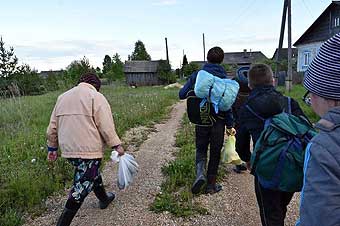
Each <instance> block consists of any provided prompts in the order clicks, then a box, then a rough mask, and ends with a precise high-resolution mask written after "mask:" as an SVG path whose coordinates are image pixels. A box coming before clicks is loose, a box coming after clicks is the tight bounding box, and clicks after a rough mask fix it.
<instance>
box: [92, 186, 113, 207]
mask: <svg viewBox="0 0 340 226" xmlns="http://www.w3.org/2000/svg"><path fill="white" fill-rule="evenodd" d="M93 191H94V194H95V195H96V197H97V198H98V199H99V208H100V209H106V208H107V207H108V205H109V204H110V203H111V202H112V201H113V200H114V199H115V198H116V195H115V194H114V193H112V192H108V193H106V192H105V189H104V187H103V186H97V187H94V189H93Z"/></svg>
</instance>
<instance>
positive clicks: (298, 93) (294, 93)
mask: <svg viewBox="0 0 340 226" xmlns="http://www.w3.org/2000/svg"><path fill="white" fill-rule="evenodd" d="M278 91H280V92H281V93H282V94H284V95H286V96H290V97H292V98H294V100H296V101H297V102H298V103H299V105H300V107H301V109H302V110H303V112H304V113H305V114H306V116H307V117H308V119H309V120H310V121H311V122H313V123H314V122H317V121H319V119H320V117H319V116H317V115H316V114H315V113H314V112H313V110H312V107H311V106H307V105H306V104H305V103H304V102H303V101H302V97H303V95H304V94H305V93H306V89H305V88H304V87H303V86H302V85H294V87H293V89H292V90H291V91H290V92H287V91H286V90H285V88H284V87H279V88H278Z"/></svg>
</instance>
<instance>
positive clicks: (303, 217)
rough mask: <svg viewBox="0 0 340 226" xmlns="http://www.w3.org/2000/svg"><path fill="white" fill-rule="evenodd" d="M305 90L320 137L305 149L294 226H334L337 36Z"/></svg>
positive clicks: (339, 196)
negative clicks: (297, 209) (297, 217)
mask: <svg viewBox="0 0 340 226" xmlns="http://www.w3.org/2000/svg"><path fill="white" fill-rule="evenodd" d="M304 86H305V88H306V89H307V90H308V92H309V95H310V101H311V105H312V108H313V110H314V111H315V113H317V114H318V115H319V116H320V117H321V120H320V121H319V122H318V123H317V124H316V128H317V129H319V131H320V133H319V134H318V135H317V136H315V137H314V138H313V139H312V141H311V142H310V143H309V145H308V147H307V149H306V156H305V164H304V175H305V176H304V186H303V189H302V193H301V204H300V219H299V220H298V222H297V224H296V225H297V226H321V225H322V226H336V225H340V33H339V34H337V35H335V36H333V37H332V38H330V39H329V40H328V41H326V42H325V43H324V44H323V45H322V47H321V48H320V51H319V53H318V55H317V56H316V58H315V59H314V60H313V62H312V63H311V65H310V66H309V68H308V70H307V72H306V75H305V80H304ZM305 96H306V95H305Z"/></svg>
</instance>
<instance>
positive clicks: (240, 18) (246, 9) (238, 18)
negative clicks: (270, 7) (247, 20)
mask: <svg viewBox="0 0 340 226" xmlns="http://www.w3.org/2000/svg"><path fill="white" fill-rule="evenodd" d="M255 2H256V0H252V1H251V2H248V5H246V7H245V8H243V9H242V10H241V13H240V14H239V15H238V16H237V17H235V18H236V19H234V20H233V23H232V24H238V23H239V22H241V21H242V18H243V17H244V16H245V15H246V14H248V10H249V9H250V8H251V7H252V6H253V5H254V3H255Z"/></svg>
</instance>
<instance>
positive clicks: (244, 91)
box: [232, 66, 251, 173]
mask: <svg viewBox="0 0 340 226" xmlns="http://www.w3.org/2000/svg"><path fill="white" fill-rule="evenodd" d="M249 69H250V67H249V66H243V67H240V68H239V69H238V70H237V72H236V76H235V78H234V80H235V81H236V82H237V83H238V84H239V86H240V89H239V91H238V94H237V97H236V101H235V103H234V104H233V107H232V109H233V117H234V122H235V125H234V127H235V129H236V142H237V140H238V139H239V138H238V134H239V133H238V132H237V131H238V130H239V124H240V122H239V121H240V120H239V115H240V109H241V107H242V105H243V104H244V103H245V102H246V100H247V99H248V97H249V93H250V91H251V90H250V88H249V86H248V72H249ZM249 140H250V139H249ZM236 152H237V153H239V152H240V150H238V149H237V146H236ZM246 170H247V167H246V166H245V164H244V163H242V164H240V165H236V166H235V168H234V171H235V172H236V173H241V171H246Z"/></svg>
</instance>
